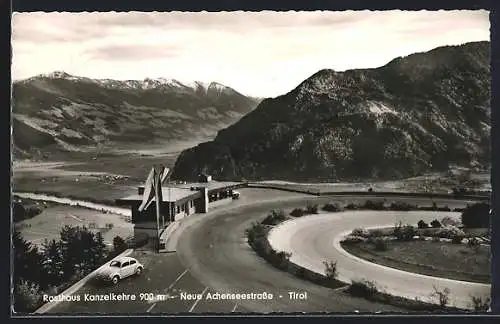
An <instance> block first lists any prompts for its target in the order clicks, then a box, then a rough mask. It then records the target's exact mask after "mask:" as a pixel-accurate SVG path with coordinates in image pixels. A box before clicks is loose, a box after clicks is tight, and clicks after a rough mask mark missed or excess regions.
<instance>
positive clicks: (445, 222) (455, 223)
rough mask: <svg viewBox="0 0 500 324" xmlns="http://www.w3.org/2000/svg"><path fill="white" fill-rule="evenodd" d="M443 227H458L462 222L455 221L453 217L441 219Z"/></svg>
mask: <svg viewBox="0 0 500 324" xmlns="http://www.w3.org/2000/svg"><path fill="white" fill-rule="evenodd" d="M441 225H443V226H450V225H451V226H458V225H460V222H459V221H457V220H456V219H453V218H451V217H444V218H443V219H441Z"/></svg>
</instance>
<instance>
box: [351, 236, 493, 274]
mask: <svg viewBox="0 0 500 324" xmlns="http://www.w3.org/2000/svg"><path fill="white" fill-rule="evenodd" d="M376 242H377V241H376V240H374V242H373V243H371V242H370V243H369V242H360V243H357V244H345V243H343V244H341V245H342V247H343V248H344V249H345V250H346V251H347V252H349V253H351V254H352V255H355V256H357V257H360V258H362V259H365V260H367V261H370V262H374V263H377V264H381V265H385V266H388V267H391V268H396V269H400V270H403V271H408V272H414V273H419V274H423V275H428V276H434V277H440V278H448V279H454V280H463V281H471V282H479V283H491V274H490V253H489V247H487V246H474V247H469V246H467V245H465V244H453V243H450V242H432V241H417V240H416V241H409V242H398V241H391V242H390V243H388V244H387V247H386V248H385V249H380V248H377V245H376V244H375V243H376Z"/></svg>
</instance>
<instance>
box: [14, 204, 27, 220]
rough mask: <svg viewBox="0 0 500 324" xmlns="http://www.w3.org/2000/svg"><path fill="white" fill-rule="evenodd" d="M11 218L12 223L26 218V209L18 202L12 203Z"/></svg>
mask: <svg viewBox="0 0 500 324" xmlns="http://www.w3.org/2000/svg"><path fill="white" fill-rule="evenodd" d="M12 218H13V220H14V222H19V221H22V220H23V219H25V218H26V209H25V208H24V206H23V205H22V204H21V203H20V202H17V201H16V202H14V204H13V206H12Z"/></svg>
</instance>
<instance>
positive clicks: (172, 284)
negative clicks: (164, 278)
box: [166, 269, 188, 290]
mask: <svg viewBox="0 0 500 324" xmlns="http://www.w3.org/2000/svg"><path fill="white" fill-rule="evenodd" d="M187 272H188V269H186V270H184V272H183V273H181V274H180V275H179V276H178V277H177V279H175V280H174V282H172V283H171V284H170V286H168V288H167V289H166V290H170V289H172V287H173V286H174V285H175V284H176V283H177V282H178V281H179V280H181V278H182V277H184V275H185V274H186V273H187Z"/></svg>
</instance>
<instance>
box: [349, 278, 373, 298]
mask: <svg viewBox="0 0 500 324" xmlns="http://www.w3.org/2000/svg"><path fill="white" fill-rule="evenodd" d="M347 292H348V293H350V294H351V295H353V296H355V297H363V298H366V299H373V297H374V296H375V295H376V294H377V292H378V289H377V286H376V285H375V283H374V282H372V281H369V280H366V279H364V280H353V281H352V283H351V285H350V286H349V288H347Z"/></svg>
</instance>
